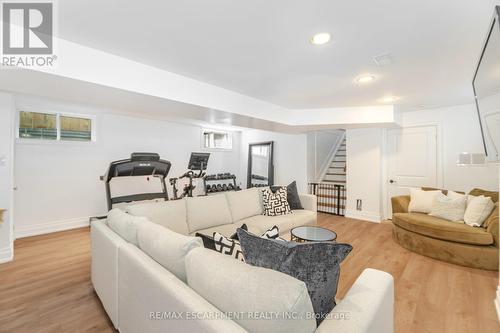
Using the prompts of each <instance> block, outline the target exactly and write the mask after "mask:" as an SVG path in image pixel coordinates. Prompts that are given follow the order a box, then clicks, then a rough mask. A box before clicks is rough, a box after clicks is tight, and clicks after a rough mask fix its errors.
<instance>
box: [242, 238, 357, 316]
mask: <svg viewBox="0 0 500 333" xmlns="http://www.w3.org/2000/svg"><path fill="white" fill-rule="evenodd" d="M238 237H239V238H240V243H241V249H242V250H243V256H244V257H245V260H246V262H247V263H249V264H251V265H254V266H258V267H263V268H270V269H274V270H276V271H278V272H282V273H285V274H288V275H290V276H293V277H294V278H296V279H299V280H301V281H304V283H305V284H306V286H307V290H308V293H309V296H310V297H311V301H312V304H313V309H314V313H315V314H316V321H317V323H318V324H319V323H321V322H322V321H323V319H324V318H325V317H326V316H327V315H328V314H329V313H330V311H331V310H332V309H333V308H334V307H335V305H336V304H335V294H336V293H337V285H338V281H339V277H340V263H341V262H342V261H343V260H344V259H345V258H346V257H347V255H348V254H349V253H350V252H351V250H352V246H351V245H349V244H340V243H336V242H308V243H296V242H283V241H279V240H275V239H264V238H261V237H258V236H255V235H252V234H250V233H248V232H247V231H244V230H242V229H238Z"/></svg>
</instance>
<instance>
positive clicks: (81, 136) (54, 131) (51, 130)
mask: <svg viewBox="0 0 500 333" xmlns="http://www.w3.org/2000/svg"><path fill="white" fill-rule="evenodd" d="M93 123H94V121H93V119H92V118H90V117H83V116H76V115H70V114H61V113H41V112H29V111H19V128H18V137H19V138H20V139H30V140H43V141H83V142H91V141H95V140H94V131H93V128H92V126H93V125H94V124H93Z"/></svg>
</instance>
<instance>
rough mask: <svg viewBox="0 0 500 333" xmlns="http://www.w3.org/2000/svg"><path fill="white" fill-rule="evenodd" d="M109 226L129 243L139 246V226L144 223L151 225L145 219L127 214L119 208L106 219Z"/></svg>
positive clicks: (113, 210) (110, 212)
mask: <svg viewBox="0 0 500 333" xmlns="http://www.w3.org/2000/svg"><path fill="white" fill-rule="evenodd" d="M106 222H107V224H108V226H109V227H110V228H111V230H113V231H114V232H116V233H117V234H118V235H120V237H121V238H123V239H125V240H126V241H127V242H129V243H132V244H134V245H135V246H137V245H138V244H139V242H138V240H137V231H138V228H139V225H140V224H142V223H146V222H148V223H150V222H149V221H148V219H147V218H145V217H138V216H134V215H130V214H127V213H125V212H124V211H123V210H121V209H119V208H115V209H112V210H110V211H109V213H108V217H107V219H106Z"/></svg>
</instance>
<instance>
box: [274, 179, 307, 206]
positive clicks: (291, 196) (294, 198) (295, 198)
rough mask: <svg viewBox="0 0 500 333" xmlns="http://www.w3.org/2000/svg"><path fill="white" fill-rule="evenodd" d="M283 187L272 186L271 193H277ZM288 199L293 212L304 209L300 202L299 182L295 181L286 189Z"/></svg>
mask: <svg viewBox="0 0 500 333" xmlns="http://www.w3.org/2000/svg"><path fill="white" fill-rule="evenodd" d="M280 187H281V186H271V191H273V192H276V191H277V190H278V189H279V188H280ZM286 192H287V193H286V199H287V200H288V204H289V205H290V209H291V210H296V209H304V207H302V203H301V202H300V197H299V191H298V190H297V182H296V181H295V180H294V181H293V182H291V183H290V184H289V185H288V186H287V187H286Z"/></svg>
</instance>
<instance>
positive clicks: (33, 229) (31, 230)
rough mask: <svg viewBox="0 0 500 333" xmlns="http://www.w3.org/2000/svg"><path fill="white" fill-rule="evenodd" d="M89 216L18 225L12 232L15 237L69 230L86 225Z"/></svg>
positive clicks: (87, 224)
mask: <svg viewBox="0 0 500 333" xmlns="http://www.w3.org/2000/svg"><path fill="white" fill-rule="evenodd" d="M89 219H90V217H88V216H87V217H77V218H73V219H66V220H59V221H53V222H45V223H39V224H32V225H29V226H20V227H15V228H14V234H15V236H16V239H17V238H23V237H29V236H36V235H43V234H49V233H52V232H56V231H63V230H70V229H76V228H83V227H88V226H89V225H90V223H89Z"/></svg>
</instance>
